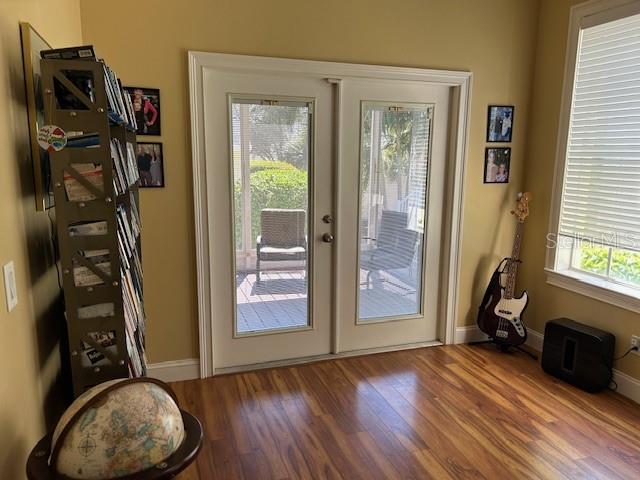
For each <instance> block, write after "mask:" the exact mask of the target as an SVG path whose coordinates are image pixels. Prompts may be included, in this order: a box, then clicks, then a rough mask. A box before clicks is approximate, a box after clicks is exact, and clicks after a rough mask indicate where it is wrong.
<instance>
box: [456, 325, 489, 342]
mask: <svg viewBox="0 0 640 480" xmlns="http://www.w3.org/2000/svg"><path fill="white" fill-rule="evenodd" d="M485 340H489V337H488V336H487V334H486V333H483V332H482V331H480V329H479V328H478V326H477V325H470V326H467V327H457V328H456V336H455V343H456V345H457V344H460V343H472V342H484V341H485Z"/></svg>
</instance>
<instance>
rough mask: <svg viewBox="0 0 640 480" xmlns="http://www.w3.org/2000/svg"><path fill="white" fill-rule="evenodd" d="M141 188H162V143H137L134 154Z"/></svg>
mask: <svg viewBox="0 0 640 480" xmlns="http://www.w3.org/2000/svg"><path fill="white" fill-rule="evenodd" d="M136 160H137V162H138V172H140V187H141V188H158V187H164V155H163V153H162V143H159V142H139V143H138V151H137V152H136Z"/></svg>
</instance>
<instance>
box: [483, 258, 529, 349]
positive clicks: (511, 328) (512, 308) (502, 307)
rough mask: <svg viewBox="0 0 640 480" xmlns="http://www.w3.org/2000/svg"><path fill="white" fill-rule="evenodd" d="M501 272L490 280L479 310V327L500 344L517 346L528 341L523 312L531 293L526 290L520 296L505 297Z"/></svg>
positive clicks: (497, 272) (497, 271)
mask: <svg viewBox="0 0 640 480" xmlns="http://www.w3.org/2000/svg"><path fill="white" fill-rule="evenodd" d="M500 273H501V272H500V270H496V273H494V275H493V277H492V278H491V282H489V287H488V288H487V292H486V293H485V298H484V300H483V302H482V305H481V306H480V309H479V311H478V327H480V330H481V331H482V332H484V333H486V334H487V335H488V336H489V337H491V339H492V340H493V341H494V342H496V343H498V344H499V345H503V346H505V347H516V346H518V345H522V344H523V343H524V342H526V341H527V329H526V327H525V326H524V323H523V322H522V314H523V313H524V311H525V309H526V308H527V304H528V303H529V295H528V294H527V292H524V293H523V294H522V295H521V296H520V297H519V298H504V293H505V292H504V288H503V287H502V286H501V285H500Z"/></svg>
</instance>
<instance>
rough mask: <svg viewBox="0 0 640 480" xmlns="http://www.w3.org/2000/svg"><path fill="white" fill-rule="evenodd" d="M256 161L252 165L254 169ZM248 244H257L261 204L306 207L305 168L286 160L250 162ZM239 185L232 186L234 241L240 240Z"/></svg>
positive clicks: (236, 242)
mask: <svg viewBox="0 0 640 480" xmlns="http://www.w3.org/2000/svg"><path fill="white" fill-rule="evenodd" d="M254 165H255V169H254ZM249 178H250V180H249V182H250V185H251V247H252V248H254V247H255V245H256V237H257V236H258V235H260V212H261V211H262V209H264V208H302V209H305V210H306V208H307V197H308V185H307V182H308V179H307V172H305V171H303V170H300V169H299V168H296V167H294V166H293V165H291V164H289V163H286V162H279V161H269V160H265V161H259V160H258V161H256V160H254V161H252V162H251V174H250V177H249ZM240 199H241V186H240V183H239V182H236V184H235V187H234V202H235V212H236V214H235V244H236V248H240V247H241V244H242V238H241V235H242V233H241V232H242V206H241V202H240Z"/></svg>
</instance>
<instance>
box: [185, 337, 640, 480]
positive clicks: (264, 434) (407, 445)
mask: <svg viewBox="0 0 640 480" xmlns="http://www.w3.org/2000/svg"><path fill="white" fill-rule="evenodd" d="M173 387H174V389H175V391H176V393H177V394H178V397H179V398H180V400H181V406H182V407H183V408H185V409H187V410H189V411H191V412H192V413H194V414H196V415H197V416H198V417H199V418H200V419H201V421H202V422H203V425H204V427H205V436H206V440H205V444H204V447H203V449H202V451H201V453H200V455H199V456H198V458H197V460H196V463H195V464H193V465H192V466H190V467H189V469H187V470H186V471H185V472H183V473H182V474H181V476H179V477H178V478H179V479H181V480H191V479H200V480H211V479H218V478H227V479H245V480H258V479H260V480H261V479H270V478H277V479H285V478H288V479H294V478H344V479H349V480H351V479H373V478H415V479H422V478H425V479H426V478H434V479H447V478H486V479H502V478H504V479H528V478H554V479H555V478H566V479H591V478H593V479H617V478H627V479H638V478H640V430H639V428H640V406H639V405H638V404H636V403H633V402H631V401H628V400H626V399H624V398H623V397H621V396H619V395H617V394H613V393H611V392H606V393H602V394H598V395H591V394H588V393H585V392H582V391H580V390H577V389H574V388H572V387H571V386H568V385H566V384H563V383H560V382H558V381H556V380H554V379H553V378H552V377H549V376H547V375H545V374H544V373H543V372H542V371H541V370H540V368H539V366H538V364H537V363H536V362H534V361H533V360H530V359H528V358H526V357H525V356H524V355H522V354H514V355H507V354H500V353H497V352H495V351H494V350H493V349H492V348H491V347H489V346H480V347H478V346H476V347H469V346H447V347H431V348H425V349H419V350H411V351H404V352H394V353H385V354H379V355H372V356H366V357H355V358H348V359H341V360H331V361H325V362H319V363H315V364H309V365H304V366H296V367H289V368H276V369H270V370H262V371H257V372H253V373H245V374H234V375H227V376H220V377H216V378H211V379H207V380H194V381H189V382H178V383H175V384H173Z"/></svg>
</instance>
